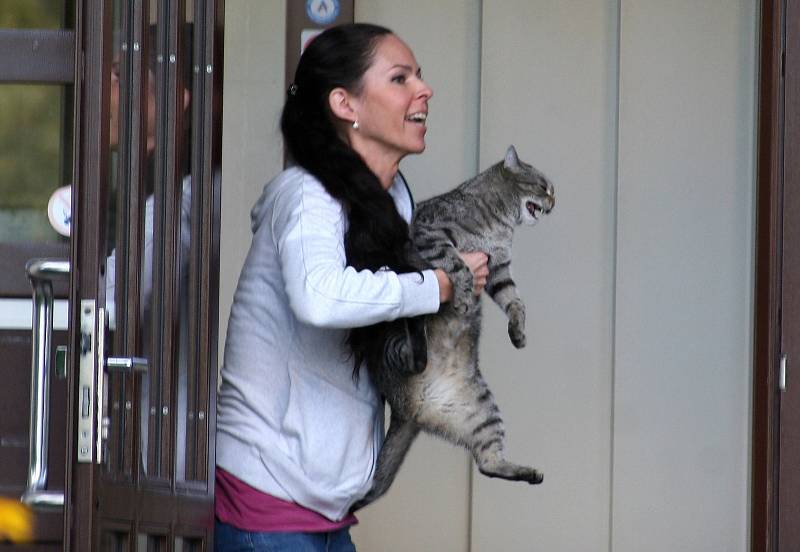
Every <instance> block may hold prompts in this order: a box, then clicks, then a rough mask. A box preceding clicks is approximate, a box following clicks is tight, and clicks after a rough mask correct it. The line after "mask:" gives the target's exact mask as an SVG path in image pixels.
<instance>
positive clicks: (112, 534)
mask: <svg viewBox="0 0 800 552" xmlns="http://www.w3.org/2000/svg"><path fill="white" fill-rule="evenodd" d="M101 546H102V549H103V552H126V551H127V550H128V534H127V533H120V532H117V531H103V534H102V538H101Z"/></svg>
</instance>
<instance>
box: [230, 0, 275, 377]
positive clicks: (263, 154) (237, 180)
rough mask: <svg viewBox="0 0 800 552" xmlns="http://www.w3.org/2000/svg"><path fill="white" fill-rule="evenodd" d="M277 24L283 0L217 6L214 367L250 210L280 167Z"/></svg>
mask: <svg viewBox="0 0 800 552" xmlns="http://www.w3.org/2000/svg"><path fill="white" fill-rule="evenodd" d="M285 22H286V3H285V0H236V1H234V2H226V3H225V78H224V84H223V87H224V94H223V107H222V108H223V121H222V166H223V171H222V230H221V235H220V295H219V317H220V328H219V331H220V343H219V345H220V347H219V351H220V356H219V361H220V364H221V363H222V351H224V343H225V332H226V330H227V327H228V316H229V314H230V307H231V304H232V303H233V293H234V291H235V290H236V283H237V281H238V280H239V272H240V270H241V268H242V264H243V263H244V258H245V256H246V255H247V250H248V249H249V248H250V240H251V237H252V233H251V231H250V209H251V208H252V207H253V204H254V203H255V202H256V200H257V199H258V197H259V196H260V195H261V190H262V189H263V188H264V184H266V183H267V181H268V180H269V179H270V178H272V176H274V175H275V174H277V173H278V172H279V171H280V170H281V169H282V167H283V144H282V139H281V135H280V128H279V120H280V111H281V108H282V107H283V100H284V96H285V93H286V92H285V86H284V82H283V81H284V76H283V75H284V72H283V67H284V57H285V56H284V54H285V49H286V48H285V36H286V31H285V27H286V23H285Z"/></svg>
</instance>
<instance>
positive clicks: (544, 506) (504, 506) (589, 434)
mask: <svg viewBox="0 0 800 552" xmlns="http://www.w3.org/2000/svg"><path fill="white" fill-rule="evenodd" d="M483 9H484V11H483V59H482V63H481V65H482V74H483V85H482V92H481V135H480V146H481V147H480V152H481V156H480V160H481V167H482V168H483V167H487V166H489V165H490V164H492V163H494V162H496V161H498V160H500V159H501V158H502V155H503V153H504V152H505V149H506V147H507V146H508V145H509V144H514V145H516V146H517V151H518V153H519V155H520V156H521V158H522V159H523V160H526V161H528V162H530V163H532V164H533V165H534V166H536V167H538V168H539V169H541V170H542V171H543V172H544V173H545V174H547V175H548V176H549V177H550V178H551V180H552V182H553V184H554V186H555V191H556V198H557V199H556V206H555V209H554V210H553V212H552V214H551V215H550V216H549V217H548V218H547V219H545V220H544V221H542V222H540V223H539V225H537V226H536V227H534V228H528V227H523V228H520V229H519V230H518V232H517V234H516V237H515V244H514V257H513V258H514V260H513V263H512V266H513V272H514V279H515V281H516V282H517V284H518V287H519V288H520V291H521V295H522V297H523V300H524V301H525V302H526V303H527V305H528V315H527V334H528V346H527V348H525V349H523V350H520V351H517V350H515V349H514V348H513V346H512V345H511V343H510V342H509V339H508V335H507V332H506V321H505V319H504V317H503V316H502V315H501V313H500V312H499V310H498V309H497V308H496V306H495V305H493V304H492V303H491V302H490V301H485V319H484V336H483V341H482V351H481V362H482V365H483V372H484V375H485V376H486V379H487V380H488V381H489V384H490V386H491V387H492V389H493V390H494V391H495V395H496V398H497V400H498V403H499V405H500V408H501V410H502V411H503V414H504V418H505V420H506V430H507V434H508V451H507V452H508V457H509V458H510V459H512V460H513V461H516V462H520V463H528V464H531V465H533V466H535V467H537V468H539V469H541V470H542V471H543V472H544V483H543V484H542V485H540V486H537V487H531V486H528V485H527V484H525V483H511V482H506V481H501V480H497V479H488V478H486V477H483V476H481V475H480V474H479V473H478V472H477V471H475V472H474V480H473V488H474V504H473V515H472V520H473V526H472V550H473V551H474V552H484V551H485V552H492V551H496V550H504V551H529V550H558V551H559V552H569V551H575V552H587V551H595V550H607V549H608V543H609V509H610V506H609V504H610V502H609V496H610V494H609V493H610V472H611V470H610V462H611V460H610V459H611V449H610V448H611V445H610V443H611V385H612V314H613V312H612V309H613V291H614V290H613V283H614V280H613V271H614V222H613V220H614V219H613V214H614V201H615V164H616V149H615V145H616V105H617V97H616V96H617V93H616V85H617V68H616V60H617V9H616V3H615V2H614V1H612V0H592V1H587V0H580V1H577V0H576V1H565V0H537V1H529V0H525V1H523V0H519V1H506V2H484V3H483Z"/></svg>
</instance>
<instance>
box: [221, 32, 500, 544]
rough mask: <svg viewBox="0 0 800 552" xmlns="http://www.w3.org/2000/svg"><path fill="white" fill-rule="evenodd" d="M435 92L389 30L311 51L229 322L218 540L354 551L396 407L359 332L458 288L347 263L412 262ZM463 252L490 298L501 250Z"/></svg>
mask: <svg viewBox="0 0 800 552" xmlns="http://www.w3.org/2000/svg"><path fill="white" fill-rule="evenodd" d="M432 94H433V93H432V91H431V89H430V88H429V87H428V86H427V85H426V84H425V82H424V81H423V80H422V78H421V73H420V70H419V67H418V65H417V62H416V60H415V58H414V55H413V53H412V52H411V50H410V49H409V48H408V46H406V45H405V44H404V43H403V42H402V41H401V40H400V39H399V38H397V37H396V36H395V35H394V34H392V33H391V32H390V31H389V30H388V29H385V28H382V27H378V26H374V25H366V24H356V25H344V26H340V27H335V28H332V29H329V30H327V31H325V32H324V33H322V34H321V35H320V36H319V37H317V38H316V39H315V40H314V41H313V42H312V43H311V45H309V47H308V49H307V50H306V51H305V52H304V54H303V55H302V57H301V59H300V63H299V64H298V68H297V72H296V75H295V82H294V83H293V84H292V85H291V86H290V88H289V91H288V95H287V100H286V104H285V106H284V110H283V115H282V118H281V130H282V132H283V136H284V141H285V144H286V148H287V150H288V152H289V154H290V156H291V158H292V161H293V162H294V163H295V164H296V166H294V167H292V168H290V169H287V170H286V171H284V172H282V173H281V174H280V175H278V176H277V177H276V178H275V179H274V180H272V181H271V182H270V183H269V184H268V185H267V186H266V187H265V189H264V193H263V195H262V197H261V199H259V201H258V202H257V203H256V205H255V207H254V208H253V211H252V214H251V218H252V229H253V242H252V245H251V248H250V252H249V254H248V256H247V259H246V261H245V264H244V267H243V269H242V273H241V276H240V279H239V285H238V288H237V290H236V294H235V297H234V304H233V307H232V310H231V317H230V321H229V324H228V335H227V343H226V347H225V358H224V363H223V368H222V385H221V389H220V392H219V408H218V420H217V431H218V432H217V486H216V501H217V502H216V513H217V527H216V536H215V540H216V547H217V550H233V549H236V550H238V549H245V550H262V549H263V550H267V549H268V550H354V547H353V545H352V543H351V541H350V536H349V529H348V528H349V526H350V525H352V524H353V523H355V522H356V519H355V517H354V516H353V515H352V514H351V513H349V510H350V507H351V505H352V504H353V503H354V502H355V501H356V500H358V499H359V498H360V497H362V496H363V495H364V494H365V493H366V492H367V491H368V490H369V488H370V486H371V482H372V472H373V468H374V465H375V461H376V459H377V455H378V451H379V447H380V444H381V442H382V440H383V436H384V430H383V419H384V409H383V404H382V401H381V400H380V397H378V396H377V394H376V392H375V390H374V389H373V388H372V386H371V385H370V383H369V377H368V376H367V374H366V372H363V373H362V375H361V377H360V378H357V380H354V378H353V377H352V375H353V372H352V370H353V366H352V363H353V360H352V355H351V354H350V353H351V351H349V349H348V347H347V345H346V340H347V335H348V331H347V329H348V328H354V327H359V326H365V325H369V324H374V323H376V322H380V321H385V320H392V319H395V318H398V317H405V316H416V315H420V314H428V313H433V312H436V311H437V310H438V308H439V305H440V304H441V303H442V302H444V301H449V300H450V299H451V295H452V286H451V284H450V281H449V279H448V278H447V276H446V274H445V273H444V272H442V271H441V270H436V271H433V270H425V271H422V273H421V274H420V273H419V272H414V271H409V272H408V273H401V274H399V273H396V272H393V271H391V270H380V271H377V272H370V271H366V270H364V271H357V270H355V269H354V268H352V267H350V266H348V264H347V258H348V256H349V255H350V254H351V253H353V252H358V253H359V254H363V253H364V252H368V253H369V254H374V255H377V256H378V257H376V258H379V259H386V260H387V262H386V265H387V266H388V265H391V266H395V267H396V266H410V265H409V263H407V262H406V261H407V260H406V258H405V255H406V253H405V251H406V247H405V246H406V245H407V243H408V225H407V223H408V221H409V220H410V218H411V209H412V201H411V197H410V195H409V191H408V189H407V188H406V187H405V184H404V181H403V180H402V177H401V176H399V174H398V164H399V162H400V160H401V159H402V158H403V157H405V156H406V155H407V154H409V153H420V152H422V151H423V150H424V149H425V121H426V118H427V113H428V100H429V99H430V98H431V96H432ZM463 257H464V260H465V262H466V263H467V265H468V266H469V267H470V269H471V270H472V271H473V274H474V275H475V278H474V279H475V292H476V293H480V291H481V290H482V288H483V286H484V285H485V283H486V276H487V274H488V268H487V258H486V255H485V254H483V253H480V252H473V253H464V254H463ZM259 546H260V548H259ZM239 547H241V548H239Z"/></svg>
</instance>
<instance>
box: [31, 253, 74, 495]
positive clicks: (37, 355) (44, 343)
mask: <svg viewBox="0 0 800 552" xmlns="http://www.w3.org/2000/svg"><path fill="white" fill-rule="evenodd" d="M25 270H26V272H27V273H28V279H29V280H30V282H31V287H32V288H33V324H32V343H33V347H32V348H33V355H32V356H33V359H32V361H31V418H30V441H29V449H28V459H29V462H28V484H27V488H26V490H25V492H24V493H23V495H22V497H21V498H20V500H21V501H22V502H24V503H25V504H27V505H29V506H31V507H33V508H38V509H52V508H63V507H64V493H63V492H61V491H47V490H46V488H47V460H48V449H49V446H48V438H49V434H50V409H49V403H50V349H51V342H52V334H53V280H54V279H64V278H66V277H67V276H68V275H69V261H67V260H64V259H31V260H30V261H28V263H27V264H26V265H25Z"/></svg>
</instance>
